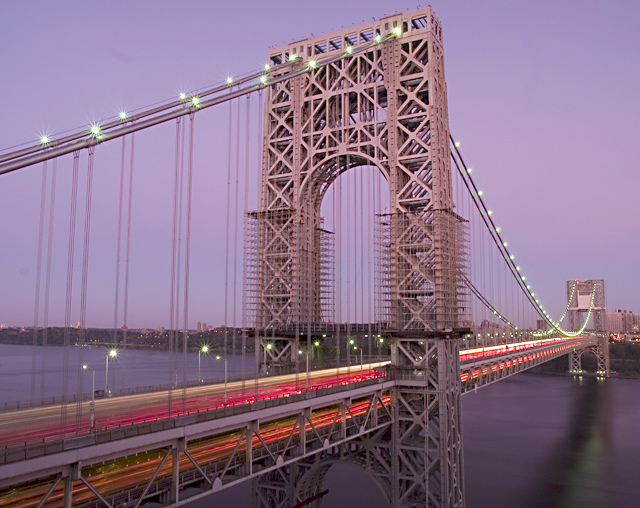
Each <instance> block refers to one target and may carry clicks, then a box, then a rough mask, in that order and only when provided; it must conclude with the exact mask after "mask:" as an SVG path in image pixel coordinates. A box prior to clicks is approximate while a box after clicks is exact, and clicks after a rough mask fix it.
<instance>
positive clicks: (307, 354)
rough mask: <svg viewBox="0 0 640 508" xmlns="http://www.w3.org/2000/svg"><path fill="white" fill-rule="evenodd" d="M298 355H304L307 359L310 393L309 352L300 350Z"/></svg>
mask: <svg viewBox="0 0 640 508" xmlns="http://www.w3.org/2000/svg"><path fill="white" fill-rule="evenodd" d="M298 354H299V355H302V354H304V355H305V356H306V357H307V391H309V351H303V350H302V349H299V350H298Z"/></svg>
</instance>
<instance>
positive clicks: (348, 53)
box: [345, 44, 353, 55]
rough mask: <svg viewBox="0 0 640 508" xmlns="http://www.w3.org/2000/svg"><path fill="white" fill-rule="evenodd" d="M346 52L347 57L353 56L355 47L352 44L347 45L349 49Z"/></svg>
mask: <svg viewBox="0 0 640 508" xmlns="http://www.w3.org/2000/svg"><path fill="white" fill-rule="evenodd" d="M345 51H346V52H347V55H353V46H351V45H350V44H349V45H347V49H346V50H345Z"/></svg>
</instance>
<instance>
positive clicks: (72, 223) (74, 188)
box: [60, 151, 80, 437]
mask: <svg viewBox="0 0 640 508" xmlns="http://www.w3.org/2000/svg"><path fill="white" fill-rule="evenodd" d="M79 163H80V152H78V151H76V152H73V171H72V174H71V209H70V212H69V245H68V250H67V292H66V300H65V315H64V353H63V355H64V357H63V362H62V405H61V406H60V411H61V413H60V433H61V435H62V437H64V435H65V429H66V427H67V392H68V380H69V341H70V340H69V339H70V335H71V295H72V290H73V257H74V249H75V237H76V208H77V198H78V166H79Z"/></svg>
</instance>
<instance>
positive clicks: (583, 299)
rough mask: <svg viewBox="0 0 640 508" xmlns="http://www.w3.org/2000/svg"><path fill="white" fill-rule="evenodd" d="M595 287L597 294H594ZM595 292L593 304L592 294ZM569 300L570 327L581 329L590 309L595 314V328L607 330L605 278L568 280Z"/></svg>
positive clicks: (601, 330) (598, 330)
mask: <svg viewBox="0 0 640 508" xmlns="http://www.w3.org/2000/svg"><path fill="white" fill-rule="evenodd" d="M594 289H595V294H594ZM592 294H593V304H592V303H591V295H592ZM567 302H569V310H568V312H567V314H568V316H569V329H570V330H579V329H580V327H581V326H582V323H584V320H585V318H586V315H587V313H588V312H589V309H591V315H592V316H593V330H594V331H596V332H604V331H606V312H607V310H606V302H605V292H604V280H601V279H600V280H568V281H567Z"/></svg>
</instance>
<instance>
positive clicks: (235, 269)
mask: <svg viewBox="0 0 640 508" xmlns="http://www.w3.org/2000/svg"><path fill="white" fill-rule="evenodd" d="M241 102H242V101H240V99H238V107H237V119H236V183H235V199H234V204H233V206H234V211H233V333H232V339H231V354H232V355H235V354H236V338H237V330H238V323H237V312H238V301H237V297H238V192H239V185H240V184H239V181H238V178H239V176H240V103H241ZM246 150H248V147H245V151H246ZM226 354H227V351H225V355H226Z"/></svg>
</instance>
